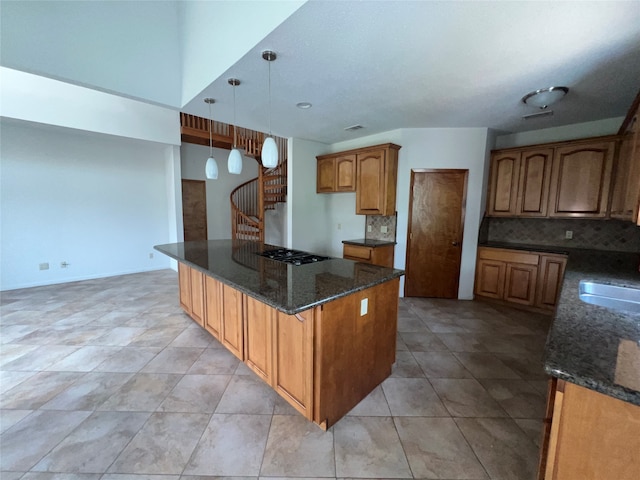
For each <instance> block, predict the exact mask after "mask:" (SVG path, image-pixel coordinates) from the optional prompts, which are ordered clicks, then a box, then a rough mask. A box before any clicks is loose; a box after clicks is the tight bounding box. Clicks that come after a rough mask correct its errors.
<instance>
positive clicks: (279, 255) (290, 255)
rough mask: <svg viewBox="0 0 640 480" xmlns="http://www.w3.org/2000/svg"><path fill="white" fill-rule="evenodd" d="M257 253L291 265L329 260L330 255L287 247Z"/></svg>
mask: <svg viewBox="0 0 640 480" xmlns="http://www.w3.org/2000/svg"><path fill="white" fill-rule="evenodd" d="M257 255H260V256H263V257H267V258H270V259H271V260H276V261H278V262H284V263H289V264H291V265H306V264H308V263H317V262H322V261H324V260H329V258H330V257H324V256H322V255H315V254H313V253H309V252H303V251H301V250H290V249H288V248H275V249H273V250H265V251H264V252H262V253H258V254H257Z"/></svg>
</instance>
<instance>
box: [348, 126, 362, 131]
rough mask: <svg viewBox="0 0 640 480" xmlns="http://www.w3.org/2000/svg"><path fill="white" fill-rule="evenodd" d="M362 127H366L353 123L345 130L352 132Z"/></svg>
mask: <svg viewBox="0 0 640 480" xmlns="http://www.w3.org/2000/svg"><path fill="white" fill-rule="evenodd" d="M361 128H364V127H363V126H362V125H351V126H350V127H347V128H345V130H346V131H347V132H351V131H353V130H360V129H361Z"/></svg>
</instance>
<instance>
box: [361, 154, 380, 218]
mask: <svg viewBox="0 0 640 480" xmlns="http://www.w3.org/2000/svg"><path fill="white" fill-rule="evenodd" d="M356 163H357V166H356V176H357V180H356V184H357V186H356V214H358V215H384V214H385V195H386V189H385V151H384V150H376V151H371V152H366V153H361V154H358V155H357V162H356Z"/></svg>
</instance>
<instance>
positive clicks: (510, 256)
mask: <svg viewBox="0 0 640 480" xmlns="http://www.w3.org/2000/svg"><path fill="white" fill-rule="evenodd" d="M566 261H567V259H566V256H565V255H556V254H544V253H538V252H526V251H521V250H509V249H502V248H491V247H480V248H478V259H477V263H476V282H475V289H474V292H475V294H476V295H477V296H479V297H485V298H491V299H494V300H499V301H504V302H507V303H511V304H518V305H522V306H525V307H531V308H535V309H541V310H542V311H550V312H552V311H554V310H555V307H556V303H557V299H558V294H559V292H560V286H561V285H562V280H563V277H564V267H565V264H566Z"/></svg>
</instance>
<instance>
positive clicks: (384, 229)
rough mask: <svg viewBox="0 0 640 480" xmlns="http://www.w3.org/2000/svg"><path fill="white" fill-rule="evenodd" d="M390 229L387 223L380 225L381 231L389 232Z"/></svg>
mask: <svg viewBox="0 0 640 480" xmlns="http://www.w3.org/2000/svg"><path fill="white" fill-rule="evenodd" d="M388 231H389V228H388V227H387V226H386V225H382V226H381V227H380V232H382V233H387V232H388Z"/></svg>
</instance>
